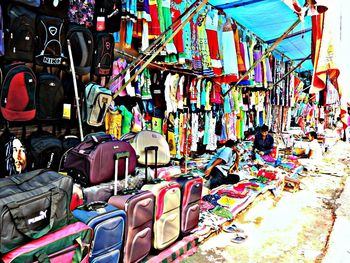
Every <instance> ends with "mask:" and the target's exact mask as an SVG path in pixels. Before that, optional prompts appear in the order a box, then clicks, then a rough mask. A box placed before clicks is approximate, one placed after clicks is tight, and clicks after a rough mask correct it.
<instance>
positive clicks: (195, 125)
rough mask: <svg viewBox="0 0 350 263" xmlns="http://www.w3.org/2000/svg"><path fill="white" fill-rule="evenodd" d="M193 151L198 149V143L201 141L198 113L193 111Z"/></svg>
mask: <svg viewBox="0 0 350 263" xmlns="http://www.w3.org/2000/svg"><path fill="white" fill-rule="evenodd" d="M191 120H192V121H191V130H192V132H191V151H193V152H196V151H197V143H198V141H199V136H198V134H199V133H198V114H197V113H191Z"/></svg>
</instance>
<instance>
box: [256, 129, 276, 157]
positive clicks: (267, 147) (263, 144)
mask: <svg viewBox="0 0 350 263" xmlns="http://www.w3.org/2000/svg"><path fill="white" fill-rule="evenodd" d="M268 131H269V128H268V127H267V125H265V124H264V125H263V126H261V130H260V132H259V133H257V134H256V135H255V139H254V145H253V151H254V152H257V153H258V154H259V155H261V156H263V155H269V154H270V153H271V152H272V150H273V146H274V145H273V143H274V140H273V137H272V136H271V135H270V134H268Z"/></svg>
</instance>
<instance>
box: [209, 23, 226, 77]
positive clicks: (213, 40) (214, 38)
mask: <svg viewBox="0 0 350 263" xmlns="http://www.w3.org/2000/svg"><path fill="white" fill-rule="evenodd" d="M206 32H207V38H208V40H209V51H210V58H211V63H212V66H213V71H214V74H215V75H217V76H220V75H221V74H222V67H218V66H217V65H216V64H215V61H219V63H220V64H219V65H221V62H220V53H219V40H218V32H217V31H215V30H211V29H206Z"/></svg>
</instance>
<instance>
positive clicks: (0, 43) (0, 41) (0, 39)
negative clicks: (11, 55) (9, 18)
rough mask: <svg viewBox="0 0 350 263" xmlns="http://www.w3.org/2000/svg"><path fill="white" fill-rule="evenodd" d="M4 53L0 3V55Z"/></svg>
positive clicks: (2, 20)
mask: <svg viewBox="0 0 350 263" xmlns="http://www.w3.org/2000/svg"><path fill="white" fill-rule="evenodd" d="M3 55H5V42H4V19H3V16H2V9H1V5H0V56H3Z"/></svg>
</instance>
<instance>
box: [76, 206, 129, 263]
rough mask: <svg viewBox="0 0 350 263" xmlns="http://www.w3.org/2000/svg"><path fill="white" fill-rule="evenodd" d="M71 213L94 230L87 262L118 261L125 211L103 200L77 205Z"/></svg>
mask: <svg viewBox="0 0 350 263" xmlns="http://www.w3.org/2000/svg"><path fill="white" fill-rule="evenodd" d="M73 215H74V217H76V218H77V219H79V220H80V221H82V222H83V223H85V224H87V225H88V226H89V227H91V228H92V229H93V230H94V233H95V234H94V239H93V241H92V247H91V252H90V260H89V262H91V263H97V262H98V263H110V262H119V259H120V252H121V250H122V246H123V240H124V228H125V212H124V211H123V210H119V209H118V208H115V207H114V206H112V205H109V204H107V203H105V202H93V203H90V204H87V205H85V206H80V207H78V208H77V209H75V210H74V211H73Z"/></svg>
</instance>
